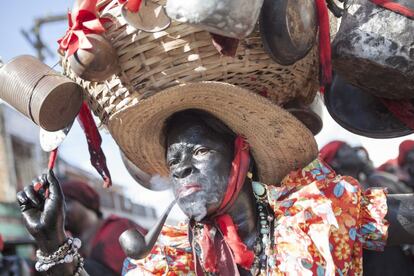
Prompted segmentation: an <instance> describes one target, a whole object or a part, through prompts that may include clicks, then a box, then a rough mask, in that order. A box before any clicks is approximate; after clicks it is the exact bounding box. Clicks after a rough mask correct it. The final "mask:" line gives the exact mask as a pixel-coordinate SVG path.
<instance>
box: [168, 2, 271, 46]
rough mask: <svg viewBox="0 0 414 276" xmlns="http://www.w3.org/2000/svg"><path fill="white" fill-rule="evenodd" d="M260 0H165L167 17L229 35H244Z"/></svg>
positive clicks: (251, 27)
mask: <svg viewBox="0 0 414 276" xmlns="http://www.w3.org/2000/svg"><path fill="white" fill-rule="evenodd" d="M262 4H263V0H209V1H206V0H192V1H188V0H167V5H166V11H167V14H168V16H169V17H170V18H172V19H174V20H176V21H179V22H182V23H188V24H192V25H195V26H197V27H199V28H201V29H203V30H206V31H209V32H212V33H215V34H219V35H222V36H227V37H232V38H239V39H240V38H244V37H246V36H248V35H249V34H250V33H251V32H252V31H253V30H254V28H255V26H256V23H257V19H258V17H259V14H260V9H261V7H262Z"/></svg>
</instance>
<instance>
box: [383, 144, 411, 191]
mask: <svg viewBox="0 0 414 276" xmlns="http://www.w3.org/2000/svg"><path fill="white" fill-rule="evenodd" d="M378 170H380V171H385V172H388V173H391V174H394V175H395V176H397V177H398V179H399V181H401V182H403V183H404V184H406V185H407V186H408V187H410V188H411V189H412V190H414V141H413V140H405V141H403V142H402V143H401V144H400V146H399V153H398V157H397V158H395V159H390V160H388V161H387V162H385V163H384V164H382V165H381V166H380V167H378Z"/></svg>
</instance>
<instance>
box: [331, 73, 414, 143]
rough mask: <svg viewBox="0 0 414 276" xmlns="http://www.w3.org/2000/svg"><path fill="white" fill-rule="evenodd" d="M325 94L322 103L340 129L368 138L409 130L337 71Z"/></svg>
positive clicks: (404, 133)
mask: <svg viewBox="0 0 414 276" xmlns="http://www.w3.org/2000/svg"><path fill="white" fill-rule="evenodd" d="M327 91H328V92H327V93H325V105H326V108H327V109H328V112H329V114H330V115H331V116H332V118H333V119H334V120H335V121H336V122H337V123H338V124H339V125H341V126H342V127H343V128H345V129H347V130H349V131H350V132H353V133H355V134H358V135H362V136H366V137H370V138H379V139H383V138H395V137H401V136H405V135H408V134H411V133H413V130H411V129H409V128H408V127H407V126H406V125H404V124H403V123H402V122H401V121H399V120H398V119H397V118H396V117H395V116H394V115H393V114H392V113H391V112H390V111H389V110H388V109H387V108H386V107H385V105H384V104H383V103H382V102H381V100H380V99H379V98H377V97H375V96H374V95H371V94H370V93H367V92H364V91H362V90H361V89H359V88H357V87H355V86H353V85H350V84H348V83H347V82H346V81H345V80H344V79H342V78H341V77H340V76H339V75H338V74H336V75H335V76H334V79H333V81H332V84H331V86H330V88H329V89H328V90H327Z"/></svg>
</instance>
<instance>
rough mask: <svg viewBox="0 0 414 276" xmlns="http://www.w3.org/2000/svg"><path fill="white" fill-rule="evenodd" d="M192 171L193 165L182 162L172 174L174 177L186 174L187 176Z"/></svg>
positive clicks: (182, 176) (183, 176)
mask: <svg viewBox="0 0 414 276" xmlns="http://www.w3.org/2000/svg"><path fill="white" fill-rule="evenodd" d="M192 172H193V167H192V166H191V165H189V164H185V165H184V164H183V165H181V166H179V167H177V168H176V169H175V170H174V172H173V176H174V177H175V178H186V177H187V176H189V175H190V174H191V173H192Z"/></svg>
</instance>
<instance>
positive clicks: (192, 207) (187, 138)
mask: <svg viewBox="0 0 414 276" xmlns="http://www.w3.org/2000/svg"><path fill="white" fill-rule="evenodd" d="M167 147H168V148H167V164H168V166H169V168H170V180H171V183H172V185H173V192H174V195H175V197H176V198H178V199H179V200H178V205H179V206H180V208H181V210H182V211H183V212H184V213H185V214H186V215H187V216H188V217H189V218H193V219H195V220H196V221H201V220H202V219H204V218H205V217H206V216H208V215H211V214H213V213H214V212H215V211H217V210H218V207H219V206H220V203H221V202H222V200H223V197H224V194H225V191H226V189H227V182H228V177H229V174H230V169H231V162H232V160H233V152H234V149H233V141H232V139H231V138H230V137H225V136H224V135H222V134H218V133H216V132H214V131H212V129H211V128H209V127H208V126H206V125H205V124H204V123H203V122H201V121H198V120H192V121H191V120H190V121H188V122H186V123H185V124H182V125H178V126H174V128H172V129H171V130H170V131H169V133H168V134H167Z"/></svg>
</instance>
